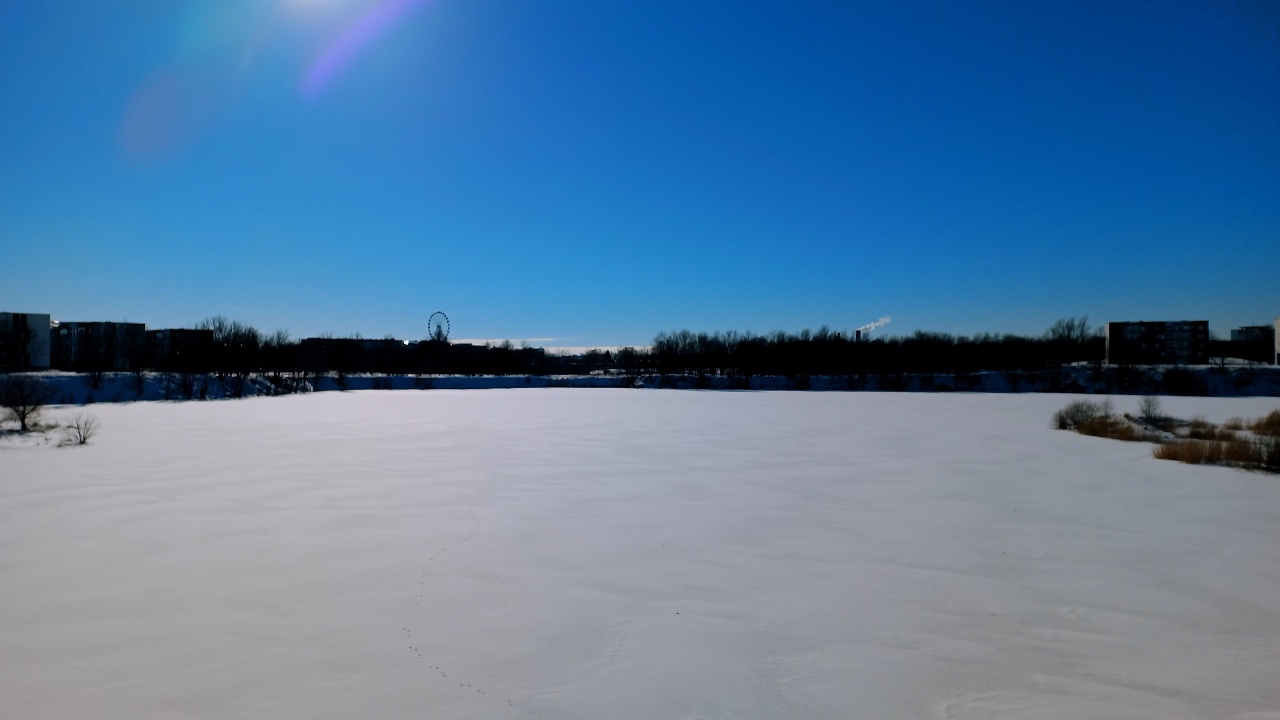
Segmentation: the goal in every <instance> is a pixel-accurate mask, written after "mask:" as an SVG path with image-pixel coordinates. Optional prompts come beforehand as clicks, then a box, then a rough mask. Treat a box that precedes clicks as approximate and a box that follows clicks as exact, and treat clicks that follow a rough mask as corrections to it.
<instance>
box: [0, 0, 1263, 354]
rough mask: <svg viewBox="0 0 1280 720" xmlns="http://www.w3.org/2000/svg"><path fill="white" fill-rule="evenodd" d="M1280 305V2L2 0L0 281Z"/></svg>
mask: <svg viewBox="0 0 1280 720" xmlns="http://www.w3.org/2000/svg"><path fill="white" fill-rule="evenodd" d="M437 309H443V310H444V311H446V312H447V313H449V315H450V318H451V319H452V321H453V334H454V337H455V338H517V339H519V338H553V339H554V340H548V341H545V342H546V343H547V344H551V345H575V346H576V345H620V344H647V343H648V342H649V341H650V340H651V339H652V337H653V335H654V334H655V333H656V332H658V331H661V330H678V329H681V328H689V329H692V330H728V329H736V330H751V331H756V332H767V331H770V330H776V329H785V330H792V331H795V330H799V329H801V328H804V327H810V328H817V327H818V326H820V325H824V324H825V325H828V326H831V327H832V328H836V329H846V328H853V327H856V326H858V325H860V324H863V323H866V322H869V321H871V320H874V319H876V318H878V317H880V316H882V315H891V316H892V317H893V318H894V322H893V323H892V324H891V325H889V326H888V328H886V330H889V331H891V332H895V333H907V332H911V331H914V330H916V329H925V330H937V331H945V332H954V333H960V334H969V333H974V332H982V331H992V332H1018V333H1039V332H1041V331H1043V330H1044V329H1045V328H1047V327H1048V326H1049V325H1050V324H1052V323H1053V321H1054V320H1056V319H1057V318H1060V317H1065V316H1079V315H1088V316H1089V317H1090V319H1091V320H1092V321H1094V322H1097V323H1100V322H1103V321H1106V320H1122V319H1124V320H1137V319H1183V318H1192V319H1208V320H1209V321H1210V322H1211V325H1212V327H1213V329H1214V331H1215V332H1219V333H1223V334H1225V333H1226V332H1227V331H1228V330H1229V329H1230V327H1233V326H1236V325H1241V324H1258V323H1264V322H1270V321H1271V320H1272V319H1273V318H1275V317H1276V316H1277V315H1280V4H1277V3H1275V2H1269V1H1265V0H1252V1H1251V0H1236V1H1228V0H1214V1H1208V0H1206V1H1204V2H1187V1H1181V0H1158V1H1152V2H1123V1H1116V0H1109V1H1107V2H1087V1H1075V0H1073V1H1070V2H1067V1H1062V2H1050V1H1044V2H1041V1H1036V2H1026V1H1024V0H1010V1H1009V2H957V1H955V0H946V1H940V2H912V1H909V0H903V1H901V2H898V1H893V2H884V1H879V2H865V3H863V2H853V1H847V2H817V1H815V2H777V1H774V2H750V1H744V0H732V1H725V2H711V1H709V0H708V1H699V0H693V1H692V2H689V1H680V2H676V1H674V0H671V1H666V0H658V1H656V2H655V1H650V2H613V1H607V2H596V1H594V0H591V1H588V0H577V1H575V2H561V1H557V0H523V1H517V0H436V1H431V0H422V1H416V2H415V1H414V0H379V1H368V2H366V1H363V0H110V1H109V2H108V1H104V0H0V310H9V311H19V312H49V313H52V314H53V315H54V317H56V318H59V319H63V320H122V319H127V320H131V321H140V322H145V323H147V325H148V326H151V327H182V326H190V325H192V324H194V323H196V322H198V321H199V320H201V319H203V318H205V317H208V316H210V315H214V314H222V315H226V316H228V317H230V318H233V319H238V320H242V321H245V322H248V323H251V324H253V325H255V326H257V327H259V328H260V329H262V330H264V331H271V330H274V329H276V328H284V329H287V330H289V331H290V332H291V333H292V334H293V336H294V337H304V336H309V335H317V334H320V333H324V332H332V333H335V334H337V335H347V334H350V333H355V332H360V333H362V334H363V335H365V336H367V337H381V336H384V335H394V336H397V337H406V338H416V337H422V336H424V335H425V334H426V321H427V317H428V315H430V313H431V312H432V311H433V310H437Z"/></svg>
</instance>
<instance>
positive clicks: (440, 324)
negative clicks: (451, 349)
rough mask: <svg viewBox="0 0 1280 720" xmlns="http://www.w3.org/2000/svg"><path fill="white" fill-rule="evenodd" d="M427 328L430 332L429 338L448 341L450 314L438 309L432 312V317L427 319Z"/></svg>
mask: <svg viewBox="0 0 1280 720" xmlns="http://www.w3.org/2000/svg"><path fill="white" fill-rule="evenodd" d="M427 329H428V332H429V334H428V335H427V339H429V340H437V341H439V342H447V341H448V340H449V316H448V315H445V314H444V313H442V312H440V311H438V310H437V311H436V312H433V313H431V318H430V319H429V320H427Z"/></svg>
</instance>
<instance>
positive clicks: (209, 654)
mask: <svg viewBox="0 0 1280 720" xmlns="http://www.w3.org/2000/svg"><path fill="white" fill-rule="evenodd" d="M1069 399H1070V398H1069V397H1067V396H1055V395H961V394H936V395H930V394H889V393H788V392H777V393H727V392H720V393H716V392H687V391H662V390H608V389H589V390H571V389H531V390H489V391H478V390H477V391H444V390H441V391H426V392H416V391H394V392H393V391H365V392H354V393H323V394H315V395H307V396H291V397H282V398H264V399H252V400H241V401H222V402H203V403H197V402H192V403H180V404H179V403H136V404H131V405H110V406H108V405H95V406H90V407H89V408H87V409H84V410H87V411H88V412H89V413H91V414H93V415H96V416H97V417H98V418H99V419H100V421H101V430H100V432H99V434H98V435H97V436H96V437H95V438H94V440H93V442H92V443H91V444H90V445H88V446H85V447H74V448H62V449H59V448H52V447H35V448H13V447H9V448H0V698H3V700H2V701H0V704H3V707H4V710H3V712H2V714H3V716H4V717H5V718H14V719H18V720H36V719H41V720H43V719H45V718H59V719H60V720H75V719H80V718H85V719H88V718H95V719H96V718H144V719H150V718H236V717H244V718H255V719H257V718H298V719H302V718H306V719H308V720H310V719H316V718H335V719H336V718H343V719H344V720H345V719H349V718H457V719H466V718H477V719H478V718H486V719H487V718H494V719H500V718H529V717H541V718H555V719H578V718H581V719H583V720H586V719H592V720H595V719H600V718H610V719H619V718H621V719H629V718H634V719H636V720H641V719H645V720H648V719H651V718H760V719H766V718H768V719H776V718H856V717H864V718H953V719H956V720H970V719H974V718H1008V717H1018V718H1063V719H1067V718H1070V719H1071V720H1077V719H1078V718H1085V717H1107V718H1157V717H1158V718H1188V719H1190V718H1195V719H1197V720H1199V719H1201V718H1210V717H1212V718H1239V719H1241V720H1244V719H1249V720H1268V719H1269V720H1275V719H1277V718H1280V478H1277V477H1276V476H1267V475H1260V474H1251V473H1246V472H1241V471H1236V470H1229V469H1223V468H1205V467H1192V466H1185V465H1179V464H1176V463H1170V462H1162V461H1157V460H1154V459H1152V458H1151V455H1150V446H1148V445H1144V444H1125V443H1119V442H1115V441H1110V440H1103V439H1097V438H1087V437H1081V436H1078V435H1075V434H1072V433H1066V432H1060V431H1054V430H1051V429H1050V428H1049V420H1050V416H1051V415H1052V413H1053V411H1054V410H1056V409H1058V408H1059V407H1061V406H1062V405H1064V404H1065V403H1066V402H1067V401H1068V400H1069ZM1137 402H1138V400H1137V398H1117V399H1116V409H1117V410H1119V411H1133V410H1136V408H1137ZM1276 406H1277V401H1276V399H1275V398H1232V399H1222V398H1216V399H1215V398H1167V399H1165V400H1164V407H1165V410H1166V411H1168V412H1170V413H1173V414H1180V415H1183V416H1190V415H1193V414H1201V415H1205V416H1206V417H1208V418H1209V419H1211V420H1223V419H1226V418H1228V417H1231V416H1237V415H1239V416H1246V417H1256V416H1260V415H1264V414H1266V413H1267V412H1269V411H1270V410H1273V409H1276ZM79 411H82V409H80V408H55V409H53V410H52V411H51V412H50V415H51V416H52V417H55V418H56V417H58V416H64V417H65V416H67V415H70V414H72V413H73V412H79Z"/></svg>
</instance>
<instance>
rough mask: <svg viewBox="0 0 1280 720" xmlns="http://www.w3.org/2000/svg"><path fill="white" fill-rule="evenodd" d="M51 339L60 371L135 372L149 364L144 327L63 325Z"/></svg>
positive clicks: (101, 323)
mask: <svg viewBox="0 0 1280 720" xmlns="http://www.w3.org/2000/svg"><path fill="white" fill-rule="evenodd" d="M50 336H51V338H52V365H53V367H55V368H58V369H59V370H100V371H107V370H136V369H138V368H141V367H142V366H143V365H144V364H145V362H146V357H145V354H146V353H145V349H146V327H145V326H144V325H143V324H142V323H126V322H60V323H57V325H56V326H55V327H54V328H53V330H52V332H51V335H50Z"/></svg>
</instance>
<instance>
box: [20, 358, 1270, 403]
mask: <svg viewBox="0 0 1280 720" xmlns="http://www.w3.org/2000/svg"><path fill="white" fill-rule="evenodd" d="M28 374H30V375H32V376H35V377H37V378H39V379H41V380H42V381H43V382H45V383H47V384H49V385H50V386H51V388H52V390H53V399H52V402H53V403H54V404H59V405H86V404H91V403H103V402H109V403H114V402H135V401H140V400H141V401H154V400H212V399H223V398H236V397H256V396H263V395H282V394H293V393H296V392H330V391H347V390H493V389H517V388H547V387H561V388H643V389H681V390H769V391H773V390H811V391H823V392H839V391H867V392H978V393H1026V392H1031V393H1062V392H1076V393H1092V394H1119V395H1143V394H1155V395H1196V396H1207V397H1280V367H1276V366H1268V365H1236V366H1227V367H1214V366H1190V367H1180V366H1169V367H1134V368H1103V369H1095V368H1090V367H1087V366H1074V367H1066V368H1060V369H1056V370H1046V371H1039V372H1025V373H1014V372H980V373H969V374H959V375H956V374H912V373H902V374H897V375H866V376H857V375H814V376H802V377H784V376H754V377H735V376H724V375H702V376H699V375H655V374H642V375H630V376H624V375H607V374H594V375H370V374H351V375H339V374H336V373H329V374H323V375H318V376H317V375H303V374H296V375H289V376H284V377H273V376H271V375H268V374H253V375H249V376H246V377H243V378H227V377H219V376H217V375H213V374H188V375H182V374H176V373H158V372H144V373H132V372H114V373H103V374H101V375H100V376H98V377H97V378H95V377H94V376H93V375H90V374H87V373H74V372H64V371H48V372H39V373H28ZM95 384H96V385H97V387H95V386H94V385H95Z"/></svg>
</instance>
